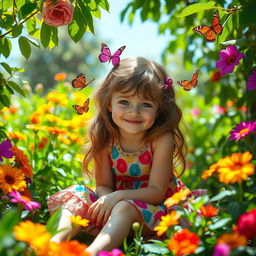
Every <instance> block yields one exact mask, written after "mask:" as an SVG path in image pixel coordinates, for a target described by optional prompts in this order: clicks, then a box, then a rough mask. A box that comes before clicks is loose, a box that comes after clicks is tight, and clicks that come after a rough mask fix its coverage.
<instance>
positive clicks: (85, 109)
mask: <svg viewBox="0 0 256 256" xmlns="http://www.w3.org/2000/svg"><path fill="white" fill-rule="evenodd" d="M89 103H90V99H89V98H88V99H87V100H86V101H85V102H84V107H83V109H84V112H85V113H87V112H88V111H89Z"/></svg>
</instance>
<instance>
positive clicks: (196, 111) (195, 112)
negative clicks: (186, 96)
mask: <svg viewBox="0 0 256 256" xmlns="http://www.w3.org/2000/svg"><path fill="white" fill-rule="evenodd" d="M200 112H201V111H200V109H198V108H192V109H191V110H190V113H191V115H192V116H193V117H198V116H199V115H200Z"/></svg>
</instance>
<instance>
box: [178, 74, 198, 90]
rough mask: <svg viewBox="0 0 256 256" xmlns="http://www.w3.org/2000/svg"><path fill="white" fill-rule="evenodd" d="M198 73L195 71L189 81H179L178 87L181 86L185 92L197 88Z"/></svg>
mask: <svg viewBox="0 0 256 256" xmlns="http://www.w3.org/2000/svg"><path fill="white" fill-rule="evenodd" d="M198 72H199V70H196V71H195V73H194V74H193V76H192V79H191V81H188V80H181V81H178V82H177V83H178V84H179V85H181V86H182V87H183V89H184V90H185V91H190V90H191V89H192V88H194V87H196V86H197V78H198Z"/></svg>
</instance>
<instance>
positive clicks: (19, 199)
mask: <svg viewBox="0 0 256 256" xmlns="http://www.w3.org/2000/svg"><path fill="white" fill-rule="evenodd" d="M9 195H10V196H12V197H13V199H11V202H12V203H21V204H23V205H24V207H25V209H26V210H29V211H32V210H34V209H36V208H39V207H41V205H40V204H39V203H38V202H35V201H31V200H30V199H29V198H28V197H26V196H22V195H21V194H20V193H19V192H18V191H14V190H13V191H12V192H10V193H9Z"/></svg>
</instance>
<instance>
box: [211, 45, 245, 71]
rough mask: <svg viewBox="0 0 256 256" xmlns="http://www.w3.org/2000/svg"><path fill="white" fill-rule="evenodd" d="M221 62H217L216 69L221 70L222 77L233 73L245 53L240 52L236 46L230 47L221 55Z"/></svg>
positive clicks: (222, 51)
mask: <svg viewBox="0 0 256 256" xmlns="http://www.w3.org/2000/svg"><path fill="white" fill-rule="evenodd" d="M219 57H220V60H218V61H217V62H216V68H218V69H220V75H221V76H224V75H225V74H227V73H232V72H233V70H234V68H235V66H236V65H239V61H240V59H242V58H243V57H244V54H243V53H240V52H238V50H237V48H236V46H235V45H228V46H227V48H226V50H221V51H220V53H219Z"/></svg>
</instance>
